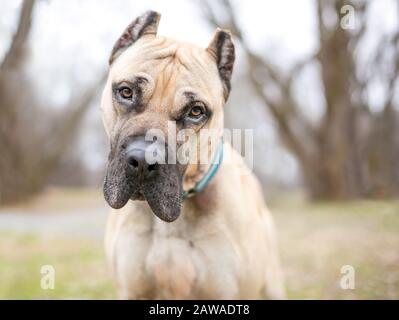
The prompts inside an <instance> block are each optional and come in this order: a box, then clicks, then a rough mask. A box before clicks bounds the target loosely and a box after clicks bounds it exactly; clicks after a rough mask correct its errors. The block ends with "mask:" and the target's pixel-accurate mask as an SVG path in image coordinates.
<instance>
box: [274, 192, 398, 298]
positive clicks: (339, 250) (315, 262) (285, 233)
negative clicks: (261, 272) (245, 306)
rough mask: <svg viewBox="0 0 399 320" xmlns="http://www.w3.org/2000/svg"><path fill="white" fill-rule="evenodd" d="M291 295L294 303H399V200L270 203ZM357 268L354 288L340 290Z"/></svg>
mask: <svg viewBox="0 0 399 320" xmlns="http://www.w3.org/2000/svg"><path fill="white" fill-rule="evenodd" d="M269 204H270V207H271V209H272V211H273V214H274V216H275V220H276V224H277V227H278V232H279V244H280V253H281V260H282V265H283V268H284V273H285V278H286V284H287V288H288V296H289V298H293V299H398V298H399V201H351V202H341V203H329V202H320V203H309V202H306V201H304V200H303V198H300V197H298V198H297V197H293V196H291V197H288V198H286V197H280V198H274V199H270V202H269ZM343 265H351V266H353V267H354V268H355V285H356V287H355V289H354V290H343V289H341V287H340V285H339V281H340V279H341V276H342V275H341V273H340V269H341V267H342V266H343Z"/></svg>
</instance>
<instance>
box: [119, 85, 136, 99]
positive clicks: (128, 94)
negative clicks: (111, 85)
mask: <svg viewBox="0 0 399 320" xmlns="http://www.w3.org/2000/svg"><path fill="white" fill-rule="evenodd" d="M119 94H120V96H121V97H122V98H123V99H131V98H132V96H133V91H132V89H130V88H128V87H122V88H120V89H119Z"/></svg>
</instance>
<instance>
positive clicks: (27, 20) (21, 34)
mask: <svg viewBox="0 0 399 320" xmlns="http://www.w3.org/2000/svg"><path fill="white" fill-rule="evenodd" d="M34 5H35V0H25V1H24V2H23V4H22V9H21V13H20V16H19V22H18V27H17V31H16V33H15V34H14V36H13V38H12V42H11V45H10V47H9V49H8V51H7V53H6V54H5V56H4V59H3V61H2V63H1V65H0V72H2V71H4V70H5V69H7V68H8V67H10V66H15V65H16V64H18V63H20V62H21V60H22V59H21V54H22V52H23V49H24V47H25V43H26V40H27V38H28V35H29V31H30V29H31V22H32V12H33V8H34Z"/></svg>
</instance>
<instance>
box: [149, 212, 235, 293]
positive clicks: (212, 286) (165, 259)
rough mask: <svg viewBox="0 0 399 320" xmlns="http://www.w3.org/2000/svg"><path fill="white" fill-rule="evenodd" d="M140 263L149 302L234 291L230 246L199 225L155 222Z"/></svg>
mask: <svg viewBox="0 0 399 320" xmlns="http://www.w3.org/2000/svg"><path fill="white" fill-rule="evenodd" d="M149 236H150V237H151V239H148V240H150V241H149V243H150V245H149V248H148V249H149V250H148V253H147V254H146V257H145V261H144V270H145V277H146V278H147V281H148V282H150V283H152V284H153V285H152V289H153V290H152V297H151V298H160V299H162V298H168V299H170V298H174V299H189V298H201V297H211V296H215V297H220V296H224V295H226V294H229V295H230V294H231V293H234V292H235V291H236V286H237V283H236V277H235V276H234V274H236V270H235V266H236V265H237V260H236V258H237V257H235V256H234V254H233V252H234V250H232V247H231V243H230V242H229V241H228V239H227V238H224V237H223V233H218V232H216V230H212V229H209V227H208V228H206V227H205V226H204V227H203V226H202V225H201V221H196V223H193V221H187V220H186V219H185V218H183V217H182V219H178V220H177V221H175V222H174V223H171V224H170V223H165V222H163V221H160V220H158V219H157V221H156V222H155V223H154V225H153V230H152V233H151V235H149Z"/></svg>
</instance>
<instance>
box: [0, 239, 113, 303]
mask: <svg viewBox="0 0 399 320" xmlns="http://www.w3.org/2000/svg"><path fill="white" fill-rule="evenodd" d="M0 239H1V240H0V243H1V245H0V248H1V250H0V299H112V298H115V297H116V296H115V289H114V287H113V285H112V283H111V279H110V278H109V275H108V273H107V270H106V266H105V259H104V256H103V249H102V243H101V241H98V242H97V241H88V240H84V239H70V238H65V239H62V238H61V239H60V238H45V237H42V236H39V235H34V234H22V235H21V234H13V233H8V232H7V233H2V234H0ZM43 265H52V266H53V267H54V269H55V288H54V289H53V290H51V289H49V290H44V289H42V288H41V286H40V281H41V278H42V276H43V275H42V274H41V273H40V271H41V267H42V266H43Z"/></svg>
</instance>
